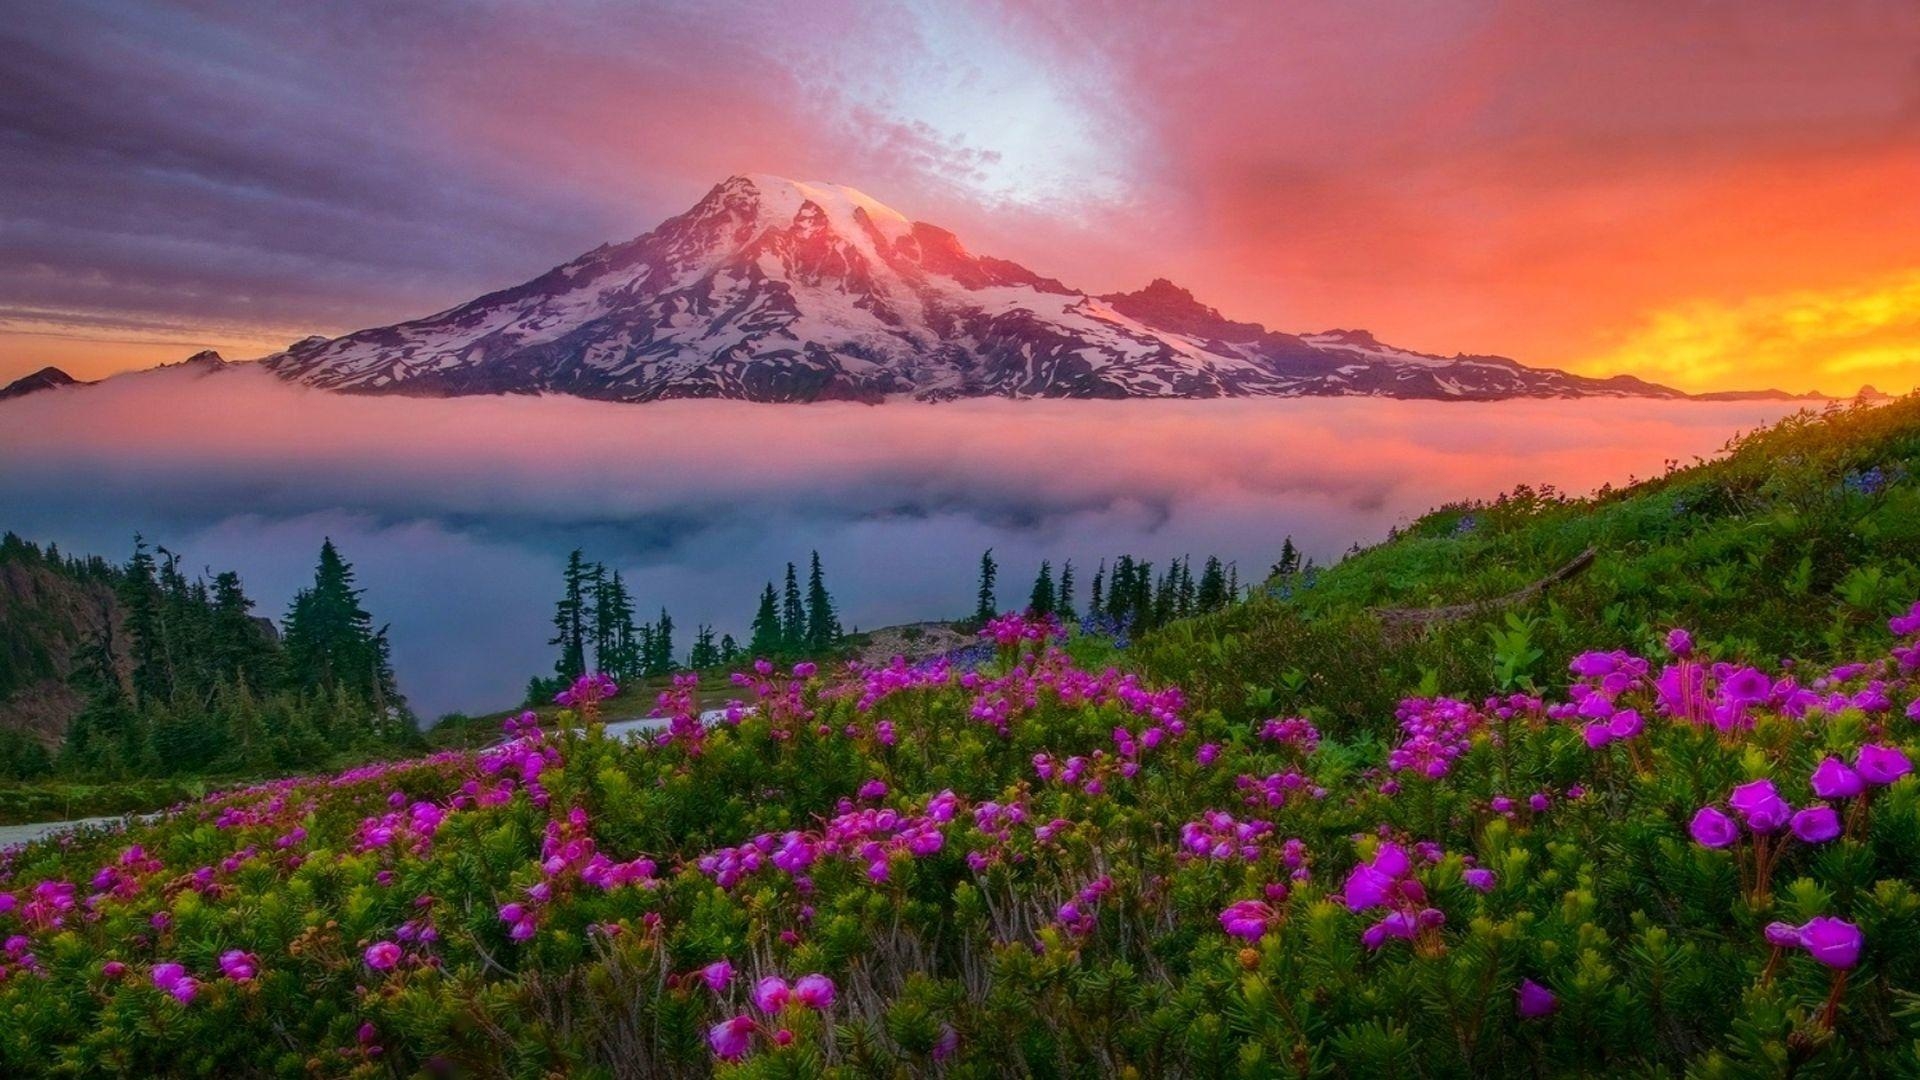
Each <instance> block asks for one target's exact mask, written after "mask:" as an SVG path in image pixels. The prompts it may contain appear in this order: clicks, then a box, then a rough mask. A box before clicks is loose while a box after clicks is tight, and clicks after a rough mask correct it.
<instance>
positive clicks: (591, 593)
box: [580, 562, 616, 671]
mask: <svg viewBox="0 0 1920 1080" xmlns="http://www.w3.org/2000/svg"><path fill="white" fill-rule="evenodd" d="M580 590H581V594H582V597H583V599H584V600H585V602H586V604H587V620H586V623H587V627H586V638H587V641H588V642H589V643H591V644H592V646H593V667H594V670H596V671H611V670H613V669H612V667H611V666H610V665H609V664H608V661H609V660H611V659H612V658H613V639H614V635H615V633H616V630H615V627H614V617H613V611H612V609H611V607H610V606H609V602H610V601H611V600H612V599H613V593H612V592H611V590H610V589H609V586H608V581H607V564H606V563H600V562H597V563H594V564H593V565H592V566H591V567H589V568H588V569H587V576H586V580H584V581H583V582H581V586H580ZM582 652H583V654H584V652H585V650H582Z"/></svg>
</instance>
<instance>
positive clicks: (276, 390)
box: [0, 368, 1783, 712]
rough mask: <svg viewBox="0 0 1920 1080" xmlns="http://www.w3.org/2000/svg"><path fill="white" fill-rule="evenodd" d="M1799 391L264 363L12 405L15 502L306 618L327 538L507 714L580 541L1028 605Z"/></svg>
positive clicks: (1604, 457) (1755, 415) (895, 593)
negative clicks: (295, 596) (549, 380)
mask: <svg viewBox="0 0 1920 1080" xmlns="http://www.w3.org/2000/svg"><path fill="white" fill-rule="evenodd" d="M1782 411H1783V407H1782V406H1781V405H1779V404H1777V403H1775V404H1745V405H1703V404H1690V403H1657V402H1656V403H1649V402H1602V401H1585V402H1510V403H1501V404H1459V403H1435V402H1396V401H1376V400H1359V399H1332V400H1300V401H1282V400H1265V401H1218V402H1164V401H1163V402H1001V401H968V402H960V403H955V404H952V405H942V406H937V407H928V406H908V405H895V406H881V407H866V406H857V405H838V404H836V405H818V406H761V405H752V404H745V403H727V402H665V403H658V404H651V405H646V406H627V405H617V404H605V403H596V402H586V401H580V400H575V399H568V398H463V399H453V400H446V401H430V400H419V399H399V398H360V397H348V396H340V395H332V394H327V393H323V392H318V391H311V390H307V389H304V388H297V387H292V386H288V385H286V384H283V383H280V382H279V381H277V380H275V379H273V378H272V377H271V376H269V375H267V374H266V373H264V372H262V371H259V370H257V369H253V368H240V369H233V370H227V371H222V372H217V373H214V374H210V375H204V376H202V375H196V374H194V373H192V372H187V371H180V370H173V371H166V372H156V373H149V374H141V375H129V376H123V377H121V378H116V379H114V380H112V381H110V382H108V383H106V384H103V385H101V386H97V387H88V388H81V389H76V390H63V391H53V392H48V393H42V394H38V395H34V396H31V397H27V398H22V399H19V400H16V401H12V402H6V403H0V460H5V461H6V462H7V467H6V468H5V470H4V471H0V505H4V506H6V507H7V508H8V513H7V520H6V521H5V522H0V525H3V526H4V527H6V528H10V529H13V530H14V531H16V532H19V533H21V534H23V535H25V536H28V537H30V538H34V539H38V540H42V541H46V540H52V541H57V542H58V543H59V544H60V545H61V547H62V548H64V549H67V550H70V551H92V552H98V553H103V554H109V555H119V554H121V553H123V552H124V551H125V550H126V548H127V547H128V544H129V542H130V537H131V534H132V533H133V532H134V531H136V530H140V531H143V532H145V533H146V534H147V535H148V536H149V537H150V538H152V539H153V540H155V541H157V542H160V543H165V544H166V545H168V546H169V547H170V548H172V549H173V550H175V551H178V552H181V553H182V554H183V555H184V556H185V558H186V564H187V565H188V566H191V567H200V566H211V567H215V568H227V567H232V568H235V569H238V570H240V571H241V573H242V575H243V577H244V578H245V580H246V581H247V583H248V586H249V588H250V589H251V591H252V592H253V594H254V595H255V596H256V597H258V598H259V599H260V600H261V601H262V607H263V611H264V612H265V613H267V614H274V615H277V614H279V612H280V611H281V610H283V607H284V604H285V602H286V601H287V600H288V599H289V598H290V596H291V595H292V592H293V590H294V589H295V588H297V587H298V586H299V585H300V584H301V582H302V581H303V580H305V579H306V578H307V577H308V576H309V575H310V574H311V567H312V562H313V558H314V554H315V552H316V551H317V549H318V547H319V543H320V540H321V538H322V537H323V536H328V535H330V536H332V537H333V538H334V540H335V541H336V542H337V543H339V544H340V545H341V547H342V549H343V551H345V553H346V554H347V556H348V557H349V558H350V559H352V560H353V561H354V562H355V563H356V565H357V566H358V567H359V570H360V573H361V580H362V583H363V584H365V585H366V587H367V590H368V594H367V598H368V604H369V606H370V608H371V609H372V610H373V611H374V613H375V615H376V617H378V618H379V619H381V620H387V621H391V622H392V624H393V635H394V640H395V643H396V657H397V660H398V664H399V668H400V673H401V676H402V680H403V683H404V684H405V687H406V689H407V690H408V691H409V692H410V693H411V694H412V695H413V696H414V698H415V700H416V702H417V703H418V704H419V705H420V706H421V707H422V708H423V709H425V710H427V711H428V712H438V711H441V710H445V709H453V708H465V709H481V708H488V707H499V706H501V705H503V704H505V703H507V702H509V701H510V700H512V699H513V697H514V696H515V695H516V694H517V692H518V690H519V688H520V686H521V685H522V684H523V683H524V680H525V678H526V676H528V675H530V674H533V673H535V672H537V671H540V670H542V669H543V668H544V667H545V665H546V664H547V663H548V662H549V660H550V657H549V656H548V655H547V654H548V650H547V648H546V646H545V640H546V638H547V636H548V628H547V625H546V620H547V616H548V614H549V611H550V604H551V601H552V599H553V595H552V594H553V593H554V591H555V582H556V581H557V580H558V575H559V568H560V566H561V564H562V562H563V561H564V559H565V555H566V552H567V551H568V550H569V549H571V548H573V547H576V546H578V547H582V548H585V549H586V551H587V553H588V555H589V557H590V558H595V559H602V560H604V561H606V562H607V563H608V564H609V565H610V566H615V567H618V568H620V569H621V570H622V571H624V572H625V573H626V575H627V576H628V578H629V580H630V581H632V582H633V584H634V587H635V590H636V593H637V595H638V596H639V597H640V600H641V603H642V610H643V611H648V610H653V609H657V607H658V606H659V605H663V604H664V605H666V606H667V607H669V608H670V609H671V611H672V612H673V615H674V618H675V620H676V622H677V623H678V624H679V625H680V626H681V627H682V628H683V631H682V633H683V645H684V643H685V641H686V640H687V639H686V638H685V637H684V635H685V634H687V633H690V631H691V627H692V626H693V625H694V624H695V623H697V622H708V623H713V624H715V625H717V626H718V627H719V628H720V629H721V630H723V631H730V632H733V633H735V634H737V635H742V634H743V633H744V630H745V623H746V621H747V619H748V618H749V617H750V616H751V614H752V604H753V601H754V599H755V596H756V595H757V593H758V591H759V588H760V585H761V583H762V582H764V581H766V580H767V579H769V578H773V577H776V576H778V575H779V573H780V572H781V570H782V567H783V566H784V564H785V562H786V561H787V560H795V561H802V560H804V558H805V556H806V554H807V552H808V551H810V550H812V549H816V548H817V549H818V550H819V551H820V552H821V554H822V557H823V558H824V559H825V561H826V565H827V569H828V572H829V577H830V581H831V582H832V583H833V584H834V586H835V588H836V591H837V592H838V594H839V596H840V598H841V600H842V602H843V604H844V605H845V608H846V612H845V613H846V617H847V619H848V621H850V622H852V623H855V624H858V625H862V626H876V625H882V624H885V623H890V622H898V621H903V620H912V619H920V618H928V617H940V616H950V615H954V614H958V613H960V612H962V611H964V610H966V609H968V608H969V607H970V605H971V596H972V575H973V571H974V566H975V564H976V561H977V559H978V557H979V553H980V551H981V550H982V549H983V548H986V547H989V546H991V547H993V548H994V549H995V551H996V553H997V557H998V558H999V559H1000V561H1001V563H1002V565H1003V566H1004V567H1005V568H1006V569H1005V573H1004V576H1003V588H1002V599H1003V600H1005V601H1007V602H1009V603H1012V602H1013V601H1015V600H1016V599H1018V597H1019V596H1021V595H1024V590H1025V588H1026V585H1027V582H1028V581H1030V580H1031V575H1032V573H1033V571H1034V569H1035V568H1036V567H1037V565H1038V563H1039V561H1040V559H1042V558H1050V559H1053V560H1054V561H1055V562H1056V564H1057V563H1058V562H1059V561H1060V560H1062V559H1065V558H1072V559H1074V560H1075V562H1076V564H1077V565H1079V566H1081V567H1083V575H1084V576H1083V580H1086V579H1087V577H1090V574H1089V573H1088V569H1090V568H1091V566H1092V565H1093V564H1094V562H1095V561H1096V560H1098V559H1099V558H1100V557H1102V556H1107V555H1112V554H1116V553H1119V552H1121V551H1129V552H1132V553H1134V554H1136V555H1139V556H1144V557H1148V558H1151V559H1153V560H1155V561H1156V562H1164V561H1165V560H1166V559H1168V558H1171V557H1174V556H1178V555H1182V554H1194V555H1197V556H1204V555H1206V554H1208V553H1218V554H1220V555H1222V556H1223V557H1226V558H1229V559H1234V560H1238V561H1239V563H1240V565H1241V569H1242V571H1243V576H1245V577H1248V578H1254V577H1258V576H1259V574H1260V572H1261V571H1263V570H1264V568H1265V567H1266V566H1267V565H1268V564H1270V563H1271V562H1272V560H1273V558H1274V557H1275V554H1276V552H1277V549H1278V547H1279V546H1280V542H1281V540H1282V538H1284V537H1285V536H1287V535H1292V536H1293V537H1295V539H1296V541H1297V542H1299V543H1300V544H1301V545H1302V546H1303V547H1304V548H1305V549H1306V550H1307V551H1308V552H1309V553H1312V554H1314V555H1316V556H1318V557H1320V558H1322V559H1326V558H1330V557H1333V556H1335V555H1337V554H1338V553H1339V552H1340V551H1342V550H1344V549H1345V548H1346V547H1347V546H1348V545H1349V544H1351V543H1352V542H1354V541H1356V540H1363V541H1370V540H1373V539H1377V538H1379V537H1380V536H1382V535H1383V534H1384V533H1385V532H1386V530H1387V529H1388V528H1389V527H1391V526H1392V525H1394V524H1396V523H1398V522H1401V521H1404V520H1407V519H1408V518H1410V517H1411V516H1413V515H1415V514H1417V513H1419V512H1421V511H1423V510H1425V509H1428V508H1429V507H1431V506H1433V505H1436V504H1439V503H1442V502H1446V501H1449V500H1453V499H1460V498H1470V497H1484V496H1490V495H1492V494H1495V493H1497V492H1499V491H1501V490H1504V489H1506V488H1509V487H1511V486H1513V485H1514V484H1516V483H1522V482H1528V483H1542V482H1548V483H1554V484H1557V485H1559V486H1561V487H1563V488H1567V489H1570V490H1576V491H1579V490H1587V489H1591V488H1593V487H1596V486H1598V485H1600V484H1603V483H1608V482H1616V483H1617V482H1621V481H1624V480H1626V479H1628V478H1629V477H1631V476H1633V475H1641V476H1646V475H1651V474H1653V473H1655V472H1657V471H1659V470H1660V469H1661V468H1662V466H1663V463H1664V462H1665V461H1666V460H1668V459H1670V458H1680V459H1687V458H1690V457H1692V456H1693V455H1696V454H1706V453H1710V452H1712V451H1714V450H1716V449H1718V448H1719V447H1720V446H1721V445H1722V444H1723V443H1724V442H1725V440H1726V439H1727V438H1728V437H1729V436H1730V435H1732V434H1733V433H1734V432H1735V431H1736V430H1741V429H1750V428H1752V427H1754V426H1757V425H1758V424H1759V423H1761V422H1763V421H1765V420H1768V419H1771V418H1773V417H1775V416H1778V415H1779V414H1780V413H1781V412H1782Z"/></svg>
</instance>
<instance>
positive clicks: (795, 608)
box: [780, 563, 807, 656]
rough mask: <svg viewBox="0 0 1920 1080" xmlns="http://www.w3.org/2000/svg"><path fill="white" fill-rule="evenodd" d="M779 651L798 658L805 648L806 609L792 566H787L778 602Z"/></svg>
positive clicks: (798, 579) (797, 575)
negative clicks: (784, 585)
mask: <svg viewBox="0 0 1920 1080" xmlns="http://www.w3.org/2000/svg"><path fill="white" fill-rule="evenodd" d="M780 642H781V645H782V648H781V651H782V652H784V653H786V654H787V655H788V656H799V655H800V654H801V653H803V652H805V651H806V648H807V609H806V605H805V604H803V603H802V602H801V600H800V576H799V574H798V573H797V572H795V570H794V567H793V564H792V563H788V564H787V584H786V590H785V592H784V593H783V594H782V596H781V601H780Z"/></svg>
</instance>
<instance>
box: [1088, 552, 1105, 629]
mask: <svg viewBox="0 0 1920 1080" xmlns="http://www.w3.org/2000/svg"><path fill="white" fill-rule="evenodd" d="M1106 577H1107V560H1105V559H1101V560H1100V564H1099V565H1098V566H1096V567H1094V570H1093V596H1092V597H1091V598H1090V599H1088V601H1087V614H1089V615H1092V616H1094V617H1095V618H1099V617H1100V616H1101V615H1103V614H1105V613H1106V607H1107V603H1106V597H1104V596H1102V595H1101V591H1102V587H1103V586H1104V585H1105V582H1106Z"/></svg>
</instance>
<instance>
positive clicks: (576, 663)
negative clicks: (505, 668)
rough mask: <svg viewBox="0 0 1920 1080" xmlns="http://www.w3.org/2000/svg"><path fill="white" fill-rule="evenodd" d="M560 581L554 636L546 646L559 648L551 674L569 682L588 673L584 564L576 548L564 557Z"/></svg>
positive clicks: (554, 610) (585, 573)
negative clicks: (562, 574) (565, 560)
mask: <svg viewBox="0 0 1920 1080" xmlns="http://www.w3.org/2000/svg"><path fill="white" fill-rule="evenodd" d="M563 582H564V584H563V587H562V590H563V591H562V592H561V594H560V601H559V602H558V603H556V604H555V605H554V607H553V631H554V633H553V637H552V638H550V639H548V641H547V644H549V645H558V646H560V657H559V659H557V660H555V661H554V662H553V673H554V674H555V675H558V676H560V678H561V680H562V681H571V680H572V679H574V678H576V677H577V676H580V675H584V674H586V671H587V598H586V592H585V590H586V583H587V565H586V562H585V560H583V559H582V558H581V557H580V549H579V548H574V549H573V552H572V553H571V554H569V555H568V556H567V569H566V572H565V576H564V578H563Z"/></svg>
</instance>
